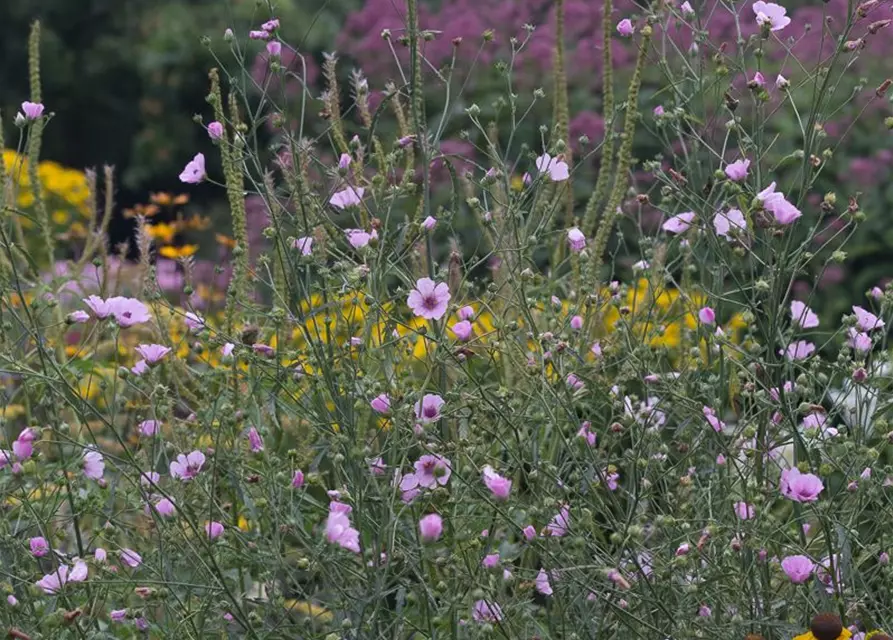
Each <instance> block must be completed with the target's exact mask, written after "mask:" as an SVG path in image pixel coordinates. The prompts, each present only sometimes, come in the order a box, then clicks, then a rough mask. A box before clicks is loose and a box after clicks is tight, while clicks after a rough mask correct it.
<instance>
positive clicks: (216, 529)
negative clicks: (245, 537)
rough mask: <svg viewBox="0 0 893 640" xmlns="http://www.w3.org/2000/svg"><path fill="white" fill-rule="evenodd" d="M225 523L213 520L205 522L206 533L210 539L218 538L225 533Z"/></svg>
mask: <svg viewBox="0 0 893 640" xmlns="http://www.w3.org/2000/svg"><path fill="white" fill-rule="evenodd" d="M223 529H224V527H223V524H222V523H220V522H217V521H211V522H208V523H206V524H205V533H206V534H208V538H209V539H210V540H216V539H217V538H219V537H220V536H222V535H223Z"/></svg>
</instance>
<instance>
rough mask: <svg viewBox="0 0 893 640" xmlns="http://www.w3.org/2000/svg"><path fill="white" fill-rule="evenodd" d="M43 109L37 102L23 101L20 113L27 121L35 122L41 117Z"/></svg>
mask: <svg viewBox="0 0 893 640" xmlns="http://www.w3.org/2000/svg"><path fill="white" fill-rule="evenodd" d="M43 109H44V106H43V105H42V104H41V103H39V102H28V101H25V102H23V103H22V113H23V114H24V116H25V118H26V119H27V120H37V119H38V118H39V117H40V116H42V115H43Z"/></svg>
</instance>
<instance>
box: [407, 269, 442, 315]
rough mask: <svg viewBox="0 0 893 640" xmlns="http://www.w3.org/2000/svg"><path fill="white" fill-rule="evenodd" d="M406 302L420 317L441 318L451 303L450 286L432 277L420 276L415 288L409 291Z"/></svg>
mask: <svg viewBox="0 0 893 640" xmlns="http://www.w3.org/2000/svg"><path fill="white" fill-rule="evenodd" d="M406 303H407V304H408V305H409V308H410V309H412V312H413V313H414V314H415V315H417V316H419V317H420V318H426V319H428V320H440V319H441V318H442V317H443V315H444V314H445V313H446V310H447V306H448V305H449V303H450V288H449V286H447V283H445V282H440V283H438V282H435V281H434V280H432V279H431V278H419V279H418V280H417V281H416V283H415V289H413V290H412V291H410V292H409V297H408V298H407V299H406Z"/></svg>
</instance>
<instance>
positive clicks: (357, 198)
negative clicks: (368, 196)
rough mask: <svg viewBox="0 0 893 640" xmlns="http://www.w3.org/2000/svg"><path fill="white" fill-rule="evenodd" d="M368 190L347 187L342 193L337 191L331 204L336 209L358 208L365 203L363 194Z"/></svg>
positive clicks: (330, 201) (331, 199)
mask: <svg viewBox="0 0 893 640" xmlns="http://www.w3.org/2000/svg"><path fill="white" fill-rule="evenodd" d="M365 192H366V190H365V189H364V188H363V187H356V188H354V187H347V188H346V189H343V190H341V191H337V192H335V193H334V194H332V197H331V198H329V204H330V205H332V206H333V207H335V208H336V209H346V208H348V207H356V206H359V204H360V203H361V202H362V201H363V194H364V193H365Z"/></svg>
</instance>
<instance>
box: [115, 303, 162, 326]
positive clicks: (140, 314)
mask: <svg viewBox="0 0 893 640" xmlns="http://www.w3.org/2000/svg"><path fill="white" fill-rule="evenodd" d="M106 302H107V303H108V304H109V306H110V307H111V311H112V313H113V314H114V316H115V322H117V323H118V326H121V327H125V328H126V327H132V326H133V325H135V324H142V323H144V322H149V321H150V320H151V319H152V316H151V315H150V314H149V307H147V306H146V305H144V304H143V303H142V302H140V301H139V300H137V299H136V298H125V297H123V296H115V297H114V298H109V299H108V300H106Z"/></svg>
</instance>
